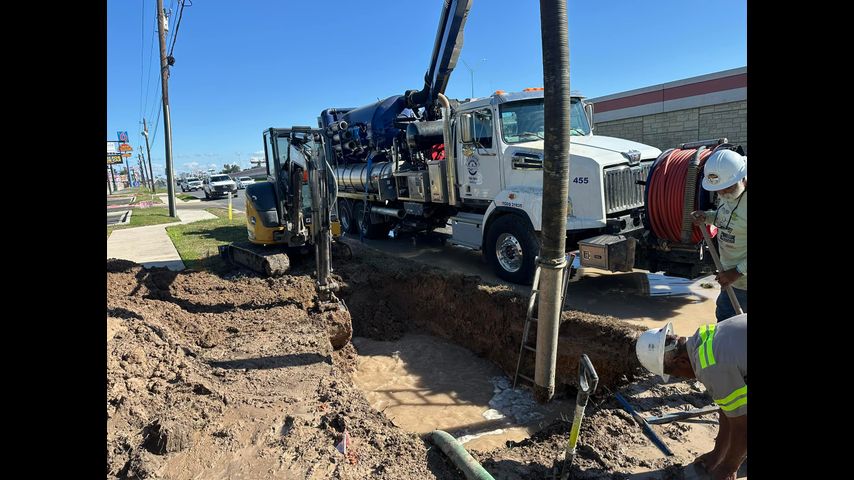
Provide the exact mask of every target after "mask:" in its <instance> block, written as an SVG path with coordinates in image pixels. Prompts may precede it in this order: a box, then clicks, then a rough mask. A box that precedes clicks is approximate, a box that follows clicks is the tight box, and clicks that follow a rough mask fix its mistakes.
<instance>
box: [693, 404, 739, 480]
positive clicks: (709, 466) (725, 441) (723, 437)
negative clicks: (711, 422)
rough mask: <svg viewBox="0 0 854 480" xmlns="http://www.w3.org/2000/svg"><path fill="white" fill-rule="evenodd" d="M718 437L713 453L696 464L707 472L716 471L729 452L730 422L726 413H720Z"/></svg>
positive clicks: (706, 455) (700, 457) (700, 458)
mask: <svg viewBox="0 0 854 480" xmlns="http://www.w3.org/2000/svg"><path fill="white" fill-rule="evenodd" d="M718 424H719V425H720V426H719V428H718V436H717V437H715V448H713V449H712V451H711V452H708V453H705V454H703V455H700V456H699V457H697V459H696V460H694V463H696V464H698V465H701V466H702V467H703V468H705V469H706V471H707V472H712V471H714V470H715V469H716V468H717V467H718V465H720V464H721V462H722V461H723V459H724V458H725V457H726V454H727V452H728V451H729V439H730V435H729V421H728V420H727V416H726V415H724V412H720V411H719V412H718Z"/></svg>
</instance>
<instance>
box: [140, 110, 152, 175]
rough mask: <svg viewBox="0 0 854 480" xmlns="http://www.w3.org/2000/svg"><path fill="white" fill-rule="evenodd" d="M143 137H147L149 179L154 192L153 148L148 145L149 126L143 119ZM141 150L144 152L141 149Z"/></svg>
mask: <svg viewBox="0 0 854 480" xmlns="http://www.w3.org/2000/svg"><path fill="white" fill-rule="evenodd" d="M142 136H143V137H145V151H146V152H148V178H149V179H151V191H152V192H153V191H154V170H153V169H152V168H151V146H150V145H149V143H148V124H147V123H145V119H144V118H143V119H142ZM140 150H142V149H141V148H140Z"/></svg>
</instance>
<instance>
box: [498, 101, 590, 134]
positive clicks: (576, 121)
mask: <svg viewBox="0 0 854 480" xmlns="http://www.w3.org/2000/svg"><path fill="white" fill-rule="evenodd" d="M500 112H501V136H502V137H503V138H504V142H505V143H521V142H530V141H533V140H543V139H544V138H546V125H545V118H544V114H543V113H544V112H543V99H542V98H534V99H531V100H520V101H518V102H508V103H504V104H502V105H501V107H500ZM569 123H570V127H571V130H570V134H571V135H573V136H574V135H587V134H588V133H590V124H589V123H588V122H587V115H585V113H584V105H583V104H582V103H581V99H580V98H573V99H572V106H571V107H570V117H569Z"/></svg>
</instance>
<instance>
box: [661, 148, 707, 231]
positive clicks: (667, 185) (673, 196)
mask: <svg viewBox="0 0 854 480" xmlns="http://www.w3.org/2000/svg"><path fill="white" fill-rule="evenodd" d="M712 151H713V150H711V149H706V150H703V151H702V152H700V155H699V163H698V165H697V168H696V169H695V171H694V176H695V178H693V179H689V178H687V175H688V174H689V167H690V163H691V160H692V159H693V158H694V155H695V154H696V153H697V150H696V149H684V150H683V149H678V148H674V149H671V150H668V151H666V152H664V153H662V154H661V156H659V157H658V159H657V160H656V161H655V163H654V164H653V167H652V170H651V171H650V173H649V179H648V180H647V183H646V190H647V191H646V200H647V213H648V215H649V220H650V227H651V229H652V232H653V233H654V234H655V236H656V237H658V238H660V239H666V240H669V241H671V242H677V243H681V242H682V241H683V240H682V229H683V222H685V221H686V220H685V218H686V210H687V211H688V213H690V212H691V211H694V210H697V209H698V204H699V198H700V195H699V193H701V192H700V188H701V187H700V185H699V182H698V180H699V178H700V177H701V176H702V171H703V166H704V165H705V163H706V159H707V158H708V157H709V155H711V153H712ZM686 183H687V184H688V185H691V186H693V188H696V189H697V193H698V194H697V195H693V198H694V201H693V204H692V205H685V198H691V196H690V195H689V196H688V197H686V195H685V193H686V192H685V185H686ZM707 228H708V227H707ZM708 231H709V233H710V234H711V235H712V236H714V235H715V233H717V230H716V229H710V230H708ZM702 239H703V235H702V233H701V232H700V230H699V228H697V227H696V226H692V227H691V236H690V241H691V242H692V243H693V244H697V243H700V241H701V240H702Z"/></svg>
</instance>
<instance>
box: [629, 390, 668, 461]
mask: <svg viewBox="0 0 854 480" xmlns="http://www.w3.org/2000/svg"><path fill="white" fill-rule="evenodd" d="M614 397H615V398H616V399H617V401H618V402H620V405H622V406H623V410H625V411H627V412H629V414H630V415H631V416H632V418H634V419H635V421H636V422H637V423H638V425H640V426H641V428H642V429H643V432H644V433H645V434H646V435H647V437H649V439H650V440H652V443H654V444H655V446H656V447H658V449H659V450H661V451H662V452H664V454H665V455H666V456H668V457H669V456H671V455H673V452H672V451H670V449H669V448H667V445H665V444H664V441H663V440H662V439H661V437H659V436H658V434H657V433H655V431H654V430H653V429H652V427H651V426H650V425H649V422H647V421H646V419H645V418H643V417H641V416H640V415H639V414H638V412H636V411H635V409H634V408H632V406H631V405H630V404H629V402H628V401H627V400H626V399H625V398H624V397H623V396H622V395H620V392H614Z"/></svg>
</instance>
